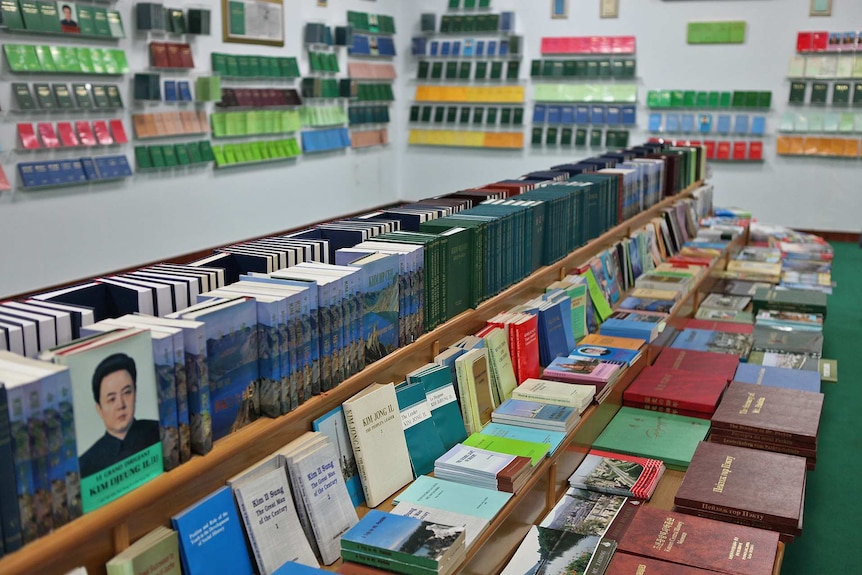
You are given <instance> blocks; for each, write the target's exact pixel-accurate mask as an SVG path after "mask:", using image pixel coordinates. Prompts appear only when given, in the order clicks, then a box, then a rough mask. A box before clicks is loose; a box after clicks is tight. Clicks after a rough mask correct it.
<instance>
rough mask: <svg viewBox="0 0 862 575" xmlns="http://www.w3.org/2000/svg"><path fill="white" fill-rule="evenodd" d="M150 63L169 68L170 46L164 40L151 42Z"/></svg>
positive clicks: (156, 66)
mask: <svg viewBox="0 0 862 575" xmlns="http://www.w3.org/2000/svg"><path fill="white" fill-rule="evenodd" d="M150 65H151V66H153V67H155V68H169V67H170V66H171V64H170V62H169V61H168V46H167V44H165V43H164V42H150Z"/></svg>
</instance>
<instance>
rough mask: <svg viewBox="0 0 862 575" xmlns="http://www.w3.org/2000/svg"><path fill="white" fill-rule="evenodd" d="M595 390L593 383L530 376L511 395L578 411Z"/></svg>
mask: <svg viewBox="0 0 862 575" xmlns="http://www.w3.org/2000/svg"><path fill="white" fill-rule="evenodd" d="M595 392H596V388H595V386H594V385H578V384H572V383H562V382H558V381H546V380H543V379H532V378H531V379H527V380H525V381H524V383H522V384H521V385H519V386H518V388H517V389H516V390H515V391H514V392H513V394H512V397H513V398H514V399H523V400H526V401H539V402H542V403H550V404H553V405H563V406H566V407H573V408H575V409H577V410H578V412H579V413H580V412H582V411H583V410H584V409H586V408H587V406H588V405H589V404H590V402H591V401H592V399H593V396H594V395H595Z"/></svg>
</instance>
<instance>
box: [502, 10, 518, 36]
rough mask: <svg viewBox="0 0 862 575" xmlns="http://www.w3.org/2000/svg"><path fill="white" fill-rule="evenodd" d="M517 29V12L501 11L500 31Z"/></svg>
mask: <svg viewBox="0 0 862 575" xmlns="http://www.w3.org/2000/svg"><path fill="white" fill-rule="evenodd" d="M514 30H515V13H514V12H500V32H513V31H514Z"/></svg>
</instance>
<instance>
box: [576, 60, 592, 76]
mask: <svg viewBox="0 0 862 575" xmlns="http://www.w3.org/2000/svg"><path fill="white" fill-rule="evenodd" d="M587 62H588V60H576V61H575V77H576V78H586V77H587V76H588V74H589V69H588V66H587Z"/></svg>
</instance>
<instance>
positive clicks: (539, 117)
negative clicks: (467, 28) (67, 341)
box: [19, 104, 548, 165]
mask: <svg viewBox="0 0 862 575" xmlns="http://www.w3.org/2000/svg"><path fill="white" fill-rule="evenodd" d="M547 117H548V107H547V106H545V105H544V104H536V106H535V108H533V123H534V124H544V123H545V122H546V121H547ZM19 165H20V164H19Z"/></svg>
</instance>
